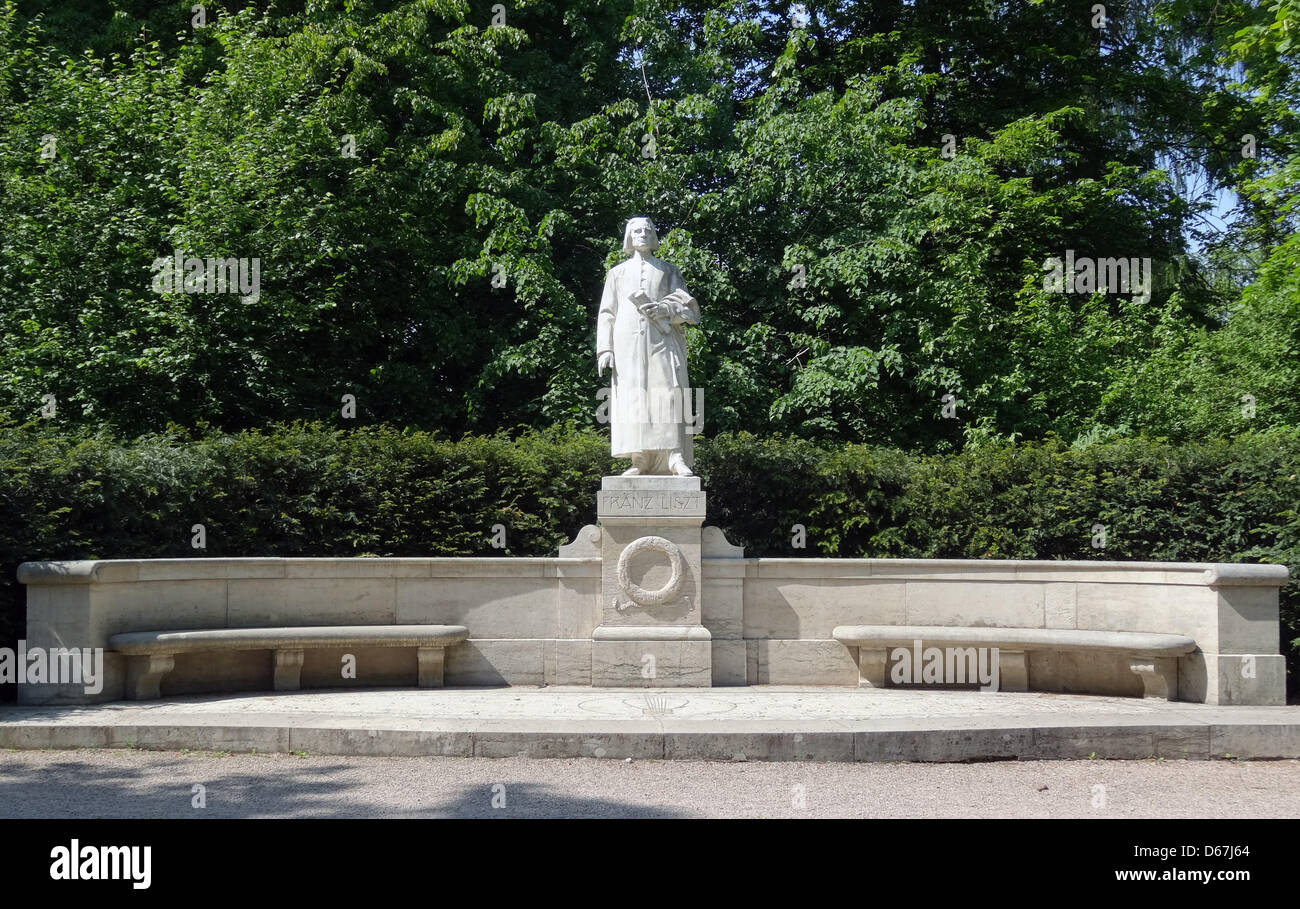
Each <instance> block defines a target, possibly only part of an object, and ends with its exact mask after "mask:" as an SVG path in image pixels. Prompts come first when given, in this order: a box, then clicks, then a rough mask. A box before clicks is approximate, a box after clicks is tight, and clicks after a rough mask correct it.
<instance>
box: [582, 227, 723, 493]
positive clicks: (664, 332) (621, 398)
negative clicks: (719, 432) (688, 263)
mask: <svg viewBox="0 0 1300 909" xmlns="http://www.w3.org/2000/svg"><path fill="white" fill-rule="evenodd" d="M658 249H659V235H658V233H657V231H656V230H655V226H654V224H653V223H652V222H651V221H650V219H649V218H633V219H632V220H630V221H628V222H627V228H626V229H625V230H624V232H623V252H624V254H630V256H631V258H629V259H628V260H627V261H625V262H623V263H621V264H619V265H616V266H614V267H613V268H611V269H610V270H609V274H608V275H607V276H606V277H605V293H604V295H603V296H602V297H601V300H600V315H599V317H598V319H597V322H596V370H597V374H598V375H604V374H605V370H606V368H609V369H612V371H613V372H612V379H611V381H610V400H609V422H610V451H611V452H612V453H613V455H614V457H616V458H631V459H632V467H631V469H630V470H627V471H625V472H624V474H623V476H639V475H644V474H673V475H675V476H679V477H689V476H693V474H692V472H691V465H692V463H693V461H694V458H693V455H692V449H691V433H689V432H688V431H687V423H688V420H689V419H691V418H692V414H693V412H694V411H693V408H692V402H691V398H690V397H688V396H689V395H690V394H691V389H690V380H689V378H688V377H687V375H686V331H685V329H684V328H683V326H684V325H686V324H691V325H694V324H696V323H698V322H699V321H700V307H699V304H698V303H697V302H696V300H695V298H694V297H692V296H691V295H690V294H689V293H688V292H687V290H686V282H685V281H683V280H682V273H681V271H680V270H679V269H678V268H677V266H676V265H671V264H669V263H667V262H665V261H663V260H662V259H658V258H655V255H654V253H655V252H656V251H657V250H658Z"/></svg>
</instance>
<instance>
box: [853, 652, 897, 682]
mask: <svg viewBox="0 0 1300 909" xmlns="http://www.w3.org/2000/svg"><path fill="white" fill-rule="evenodd" d="M888 662H889V651H888V650H885V649H884V648H881V649H879V650H876V649H872V648H871V647H867V646H862V647H859V648H858V687H859V688H884V687H885V665H886V664H887V663H888Z"/></svg>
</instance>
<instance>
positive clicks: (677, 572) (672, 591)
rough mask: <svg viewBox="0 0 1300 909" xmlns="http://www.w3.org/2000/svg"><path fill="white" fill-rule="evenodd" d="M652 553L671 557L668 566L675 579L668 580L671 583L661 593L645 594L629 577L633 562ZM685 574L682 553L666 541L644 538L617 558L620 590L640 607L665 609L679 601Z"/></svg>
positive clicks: (636, 541) (655, 591)
mask: <svg viewBox="0 0 1300 909" xmlns="http://www.w3.org/2000/svg"><path fill="white" fill-rule="evenodd" d="M651 551H658V552H662V553H663V554H664V555H666V556H668V562H669V565H670V567H671V568H672V576H671V577H669V578H668V583H667V584H664V586H663V587H660V588H659V589H658V590H646V589H645V588H644V587H641V586H640V585H638V584H634V583H632V579H631V578H630V577H629V576H628V566H629V565H631V564H632V559H634V558H636V557H637V556H638V555H640V554H641V553H643V552H651ZM685 574H686V561H685V559H683V558H682V551H681V550H680V549H678V548H677V545H676V544H675V543H673V542H672V541H671V540H665V539H664V538H663V537H641V538H639V539H636V540H633V541H632V542H631V543H629V544H628V547H627V548H626V549H624V550H623V552H622V554H621V555H619V557H618V586H619V589H620V590H622V591H623V593H624V594H626V595H627V598H628V599H629V600H631V601H632V602H634V603H636V604H637V605H639V606H663V605H664V604H665V603H671V602H672V601H673V600H675V599H677V593H678V591H679V590H680V589H681V586H682V578H683V577H684V576H685Z"/></svg>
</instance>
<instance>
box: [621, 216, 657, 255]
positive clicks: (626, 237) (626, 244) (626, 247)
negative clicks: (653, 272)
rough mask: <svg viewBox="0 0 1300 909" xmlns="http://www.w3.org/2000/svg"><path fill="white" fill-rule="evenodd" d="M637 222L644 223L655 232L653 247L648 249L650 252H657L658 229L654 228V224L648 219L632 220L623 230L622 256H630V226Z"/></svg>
mask: <svg viewBox="0 0 1300 909" xmlns="http://www.w3.org/2000/svg"><path fill="white" fill-rule="evenodd" d="M638 221H644V222H645V223H646V224H648V225H649V226H650V229H651V230H653V231H654V232H655V241H654V245H653V246H651V248H650V252H651V253H657V252H659V228H657V227H655V222H653V221H651V220H650V219H649V218H632V219H630V220H629V221H628V222H627V227H625V228H623V255H625V256H630V255H632V225H633V224H636V223H637V222H638Z"/></svg>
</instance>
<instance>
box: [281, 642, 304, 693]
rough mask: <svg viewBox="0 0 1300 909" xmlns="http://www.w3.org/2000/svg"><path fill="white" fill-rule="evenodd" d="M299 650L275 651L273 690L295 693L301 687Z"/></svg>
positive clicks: (300, 655) (300, 653)
mask: <svg viewBox="0 0 1300 909" xmlns="http://www.w3.org/2000/svg"><path fill="white" fill-rule="evenodd" d="M302 657H303V651H301V650H277V651H276V652H275V690H276V691H297V690H298V689H299V688H301V687H302Z"/></svg>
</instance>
